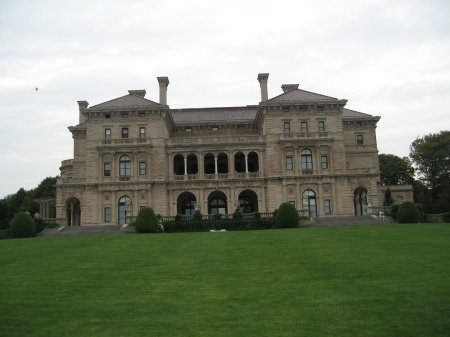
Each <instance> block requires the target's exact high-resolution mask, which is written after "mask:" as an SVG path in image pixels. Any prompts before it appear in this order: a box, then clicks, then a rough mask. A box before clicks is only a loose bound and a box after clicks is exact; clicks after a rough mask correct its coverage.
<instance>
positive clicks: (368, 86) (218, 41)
mask: <svg viewBox="0 0 450 337" xmlns="http://www.w3.org/2000/svg"><path fill="white" fill-rule="evenodd" d="M449 17H450V2H449V1H448V0H395V1H392V0H390V1H387V0H386V1H384V0H380V1H370V0H369V1H364V0H335V1H334V0H316V1H298V0H297V1H290V0H289V1H273V0H270V1H266V0H249V1H246V0H239V1H234V0H215V1H214V0H190V1H182V0H164V1H162V0H158V1H153V0H148V1H134V0H127V1H123V0H121V1H115V0H96V1H94V0H88V1H85V0H77V1H61V0H35V1H29V0H0V45H1V47H0V102H1V105H0V114H1V123H0V144H1V147H0V151H1V152H0V155H1V157H2V165H1V166H0V198H2V197H4V196H6V195H7V194H11V193H15V192H17V190H18V189H19V188H21V187H23V188H25V189H31V188H34V187H36V186H37V185H38V184H39V182H40V181H41V180H42V179H44V178H45V177H48V176H55V175H58V174H59V166H60V164H61V161H62V160H65V159H70V158H72V157H73V142H72V138H71V134H70V132H69V131H68V130H67V126H70V125H75V124H77V122H78V105H77V102H76V101H79V100H87V101H88V102H89V103H90V105H94V104H98V103H102V102H104V101H107V100H110V99H113V98H117V97H120V96H123V95H126V94H127V93H128V92H127V90H130V89H145V90H146V91H147V95H146V98H148V99H151V100H154V101H158V100H159V94H158V90H159V87H158V82H157V80H156V77H157V76H168V77H169V80H170V85H169V88H168V103H169V105H170V107H171V108H195V107H215V106H242V105H248V104H258V103H259V100H260V91H259V83H258V81H257V80H256V78H257V74H258V73H264V72H268V73H270V77H269V85H268V88H269V97H274V96H276V95H278V94H280V93H281V92H282V90H281V85H282V84H284V83H299V84H300V88H301V89H304V90H308V91H312V92H316V93H319V94H324V95H328V96H332V97H337V98H343V99H347V100H348V103H347V106H346V107H347V108H349V109H353V110H357V111H360V112H364V113H368V114H371V115H377V116H381V120H380V122H379V124H378V128H377V137H378V149H379V151H380V153H391V154H395V155H397V156H401V157H403V156H407V155H408V154H409V145H410V144H411V142H412V141H413V140H414V139H415V138H416V137H417V136H419V135H424V134H428V133H432V132H433V133H435V132H439V131H441V130H449V129H450V113H449V110H450V20H449V19H448V18H449ZM35 87H38V88H39V90H38V91H36V90H35Z"/></svg>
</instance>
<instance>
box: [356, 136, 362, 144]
mask: <svg viewBox="0 0 450 337" xmlns="http://www.w3.org/2000/svg"><path fill="white" fill-rule="evenodd" d="M356 145H364V136H363V135H356Z"/></svg>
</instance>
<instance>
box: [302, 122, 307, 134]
mask: <svg viewBox="0 0 450 337" xmlns="http://www.w3.org/2000/svg"><path fill="white" fill-rule="evenodd" d="M301 127H302V132H308V122H301Z"/></svg>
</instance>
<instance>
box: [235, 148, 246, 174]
mask: <svg viewBox="0 0 450 337" xmlns="http://www.w3.org/2000/svg"><path fill="white" fill-rule="evenodd" d="M234 170H235V171H236V172H237V173H244V172H245V156H244V154H243V153H242V152H238V153H236V154H235V155H234Z"/></svg>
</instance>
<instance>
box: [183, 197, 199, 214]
mask: <svg viewBox="0 0 450 337" xmlns="http://www.w3.org/2000/svg"><path fill="white" fill-rule="evenodd" d="M195 202H196V200H195V198H187V199H184V201H183V202H182V204H181V214H184V215H194V213H195Z"/></svg>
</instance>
